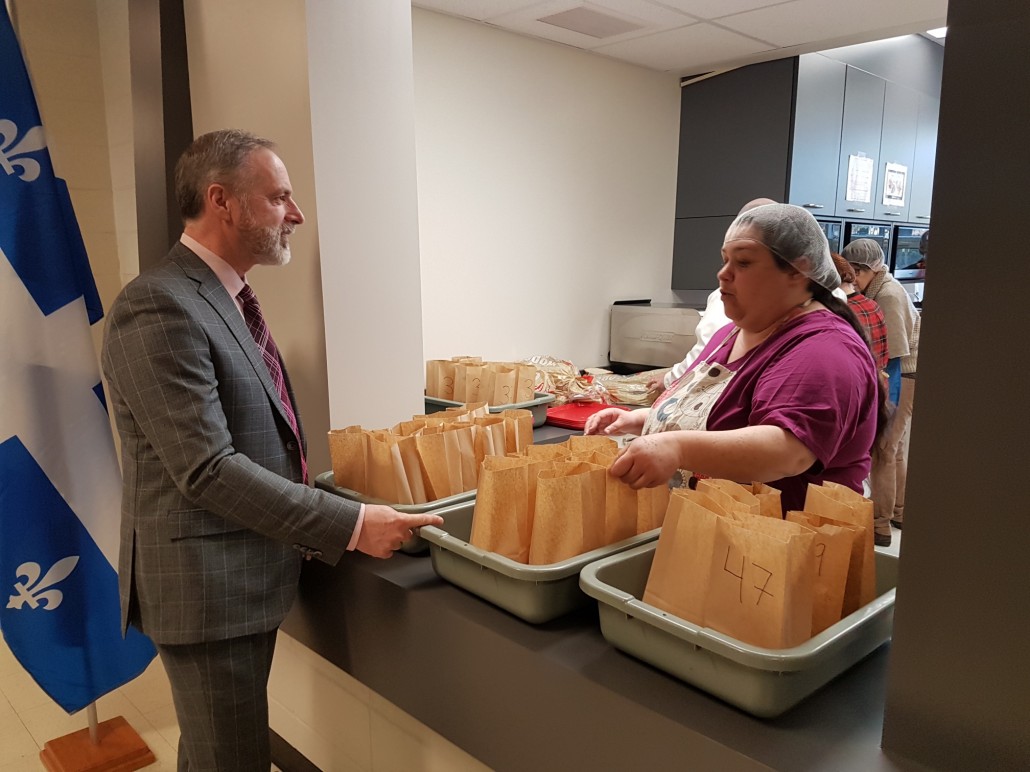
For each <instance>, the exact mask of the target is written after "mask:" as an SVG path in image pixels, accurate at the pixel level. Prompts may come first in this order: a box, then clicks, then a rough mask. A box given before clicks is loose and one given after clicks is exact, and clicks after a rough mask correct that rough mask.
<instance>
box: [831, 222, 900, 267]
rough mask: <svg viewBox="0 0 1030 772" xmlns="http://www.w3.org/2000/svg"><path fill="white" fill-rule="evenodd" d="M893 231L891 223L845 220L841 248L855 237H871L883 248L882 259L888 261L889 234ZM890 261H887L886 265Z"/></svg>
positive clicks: (889, 253)
mask: <svg viewBox="0 0 1030 772" xmlns="http://www.w3.org/2000/svg"><path fill="white" fill-rule="evenodd" d="M893 231H894V225H893V223H876V222H847V221H845V223H844V239H843V241H842V243H841V248H843V247H846V246H847V245H848V244H850V243H851V242H852V241H856V240H857V239H872V240H873V241H875V242H876V243H878V244H879V245H880V247H881V248H882V249H883V258H884V260H887V261H889V260H890V256H891V235H892V233H893ZM889 264H890V263H889V262H888V265H889Z"/></svg>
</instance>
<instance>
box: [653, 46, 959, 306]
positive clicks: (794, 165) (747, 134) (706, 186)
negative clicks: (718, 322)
mask: <svg viewBox="0 0 1030 772" xmlns="http://www.w3.org/2000/svg"><path fill="white" fill-rule="evenodd" d="M902 43H903V44H899V46H900V48H899V51H902V54H903V55H901V54H899V55H898V56H896V57H894V58H890V57H888V58H887V59H886V60H885V59H884V57H883V54H882V52H881V51H879V49H880V48H882V47H881V46H876V47H871V48H868V49H866V48H863V47H862V46H854V47H848V48H845V49H836V50H835V51H834V52H828V53H827V54H806V55H804V56H801V57H793V58H790V59H778V60H775V61H771V62H763V63H761V64H753V65H750V66H747V67H740V68H738V69H735V70H731V71H729V72H725V73H722V74H720V75H716V76H713V77H710V78H706V79H704V80H699V81H696V82H694V83H691V84H688V85H686V86H684V87H683V89H682V92H681V119H680V147H679V174H678V179H677V189H676V229H675V237H674V242H673V270H672V288H673V289H675V290H711V289H712V288H714V287H715V286H716V284H717V281H716V278H715V274H716V273H717V272H718V260H719V248H720V247H721V245H722V238H723V235H724V234H725V232H726V228H727V226H728V225H729V224H730V222H732V220H733V217H734V216H735V215H736V213H737V211H739V209H740V207H741V206H742V205H743V204H744V203H745V202H747V201H750V200H751V199H753V198H758V197H762V196H766V197H769V198H772V199H775V200H777V201H788V202H789V203H792V204H796V205H798V206H804V207H806V208H807V209H808V210H809V211H810V212H812V214H814V215H816V216H820V215H821V216H825V217H830V218H833V217H836V218H847V219H858V220H883V221H888V222H911V223H925V222H926V221H927V220H928V219H929V216H930V198H931V190H932V187H933V165H934V155H935V148H936V135H937V112H938V107H939V103H940V100H939V99H938V98H937V97H936V94H937V93H939V91H938V90H937V89H938V88H939V84H940V68H939V65H940V63H941V61H942V60H943V52H942V51H941V50H939V49H940V47H939V46H937V45H936V44H934V43H930V42H929V41H925V40H921V39H916V38H914V37H913V38H912V39H911V40H906V41H902ZM924 44H925V45H924ZM859 55H861V56H859ZM856 57H857V58H856ZM863 57H864V58H863ZM854 62H858V63H859V64H860V65H861V67H856V66H854ZM913 62H914V63H915V64H914V66H909V64H911V63H913ZM906 63H909V64H906ZM920 63H922V64H920ZM873 72H876V73H879V74H872V73H873ZM888 78H890V80H888ZM900 84H904V85H900ZM852 157H854V159H855V160H852ZM887 163H891V164H894V165H896V166H897V167H898V168H905V169H906V170H907V174H906V181H905V182H906V187H905V201H904V205H902V206H900V207H899V206H891V205H889V204H888V205H885V204H884V203H883V198H884V185H885V183H886V179H885V174H884V172H885V170H886V164H887ZM892 168H893V167H892ZM849 170H850V171H851V172H852V174H853V179H852V180H851V185H850V190H851V191H852V198H864V199H866V200H861V201H856V200H848V196H847V193H848V191H849V184H848V183H849V180H848V174H849ZM863 174H864V175H865V176H864V177H863V176H862V175H863ZM857 190H862V194H861V195H855V194H854V191H857ZM894 190H897V188H895V189H894Z"/></svg>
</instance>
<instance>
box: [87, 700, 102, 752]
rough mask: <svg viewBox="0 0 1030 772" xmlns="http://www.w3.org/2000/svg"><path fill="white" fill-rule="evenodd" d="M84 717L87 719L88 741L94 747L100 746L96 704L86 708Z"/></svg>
mask: <svg viewBox="0 0 1030 772" xmlns="http://www.w3.org/2000/svg"><path fill="white" fill-rule="evenodd" d="M86 717H87V718H88V719H89V741H90V742H91V743H93V744H94V745H100V735H99V733H98V731H97V704H96V703H95V702H91V703H90V704H89V705H88V706H87V707H86Z"/></svg>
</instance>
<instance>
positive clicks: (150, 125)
mask: <svg viewBox="0 0 1030 772" xmlns="http://www.w3.org/2000/svg"><path fill="white" fill-rule="evenodd" d="M129 59H130V63H131V72H132V105H133V142H134V146H135V154H134V156H135V166H136V227H137V234H138V235H137V240H138V243H139V261H140V270H143V269H145V268H147V267H148V266H150V265H152V264H154V263H155V262H157V261H158V260H160V259H161V258H163V257H164V256H165V253H167V252H168V248H169V247H170V246H171V245H172V243H173V242H174V241H175V240H176V239H177V238H178V237H179V234H180V233H181V232H182V220H181V219H180V217H179V211H178V207H177V206H176V203H175V195H174V181H173V172H174V169H175V162H176V160H177V159H178V157H179V155H180V153H182V151H183V150H184V149H185V147H186V146H187V145H188V144H189V143H190V142H191V141H192V139H193V112H192V108H191V103H190V84H189V64H188V62H187V58H186V23H185V17H184V14H183V8H182V0H133V2H131V3H129Z"/></svg>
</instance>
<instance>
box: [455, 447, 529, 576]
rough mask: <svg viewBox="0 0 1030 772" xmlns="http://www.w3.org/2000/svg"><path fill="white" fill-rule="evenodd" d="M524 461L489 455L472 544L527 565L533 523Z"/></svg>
mask: <svg viewBox="0 0 1030 772" xmlns="http://www.w3.org/2000/svg"><path fill="white" fill-rule="evenodd" d="M527 467H528V464H527V463H526V461H525V460H524V459H518V458H504V457H501V456H487V457H486V458H485V459H484V460H483V467H482V469H481V472H480V479H479V490H478V491H477V492H476V507H475V510H474V511H473V513H472V535H471V536H470V537H469V544H471V545H473V546H475V547H479V548H480V549H482V550H486V551H488V552H496V553H497V554H498V555H503V556H504V557H506V558H510V559H511V560H517V561H518V562H520V563H525V562H527V561H528V559H529V543H530V533H531V529H532V522H531V519H530V492H529V479H528V475H527V471H528V470H527Z"/></svg>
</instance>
